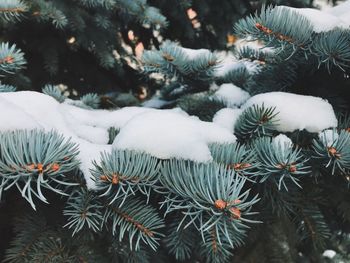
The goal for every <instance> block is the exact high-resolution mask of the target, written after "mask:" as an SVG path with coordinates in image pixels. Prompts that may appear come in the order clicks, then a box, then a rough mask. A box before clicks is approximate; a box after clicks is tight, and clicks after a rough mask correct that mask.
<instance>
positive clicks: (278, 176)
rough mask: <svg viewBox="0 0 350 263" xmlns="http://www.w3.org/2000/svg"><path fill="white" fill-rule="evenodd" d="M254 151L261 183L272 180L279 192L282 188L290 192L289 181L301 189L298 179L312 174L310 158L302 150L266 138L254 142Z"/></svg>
mask: <svg viewBox="0 0 350 263" xmlns="http://www.w3.org/2000/svg"><path fill="white" fill-rule="evenodd" d="M254 149H255V151H256V153H257V156H258V160H259V164H258V167H259V178H260V182H261V183H262V182H265V181H267V180H269V181H270V180H271V181H273V182H274V183H275V184H276V185H277V186H278V189H279V190H280V189H281V188H282V187H283V188H284V189H285V190H288V187H287V183H286V180H287V179H288V180H291V181H292V182H293V183H294V184H296V185H297V186H299V187H301V185H300V184H299V183H298V181H299V178H298V177H300V176H305V175H307V174H310V173H311V167H310V166H308V164H307V162H308V160H309V158H307V157H306V156H304V155H303V154H302V152H301V149H293V148H292V147H289V146H287V145H283V144H282V143H276V142H271V139H270V138H266V137H264V138H260V139H257V140H256V141H255V142H254Z"/></svg>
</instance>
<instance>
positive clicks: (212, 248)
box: [199, 226, 237, 263]
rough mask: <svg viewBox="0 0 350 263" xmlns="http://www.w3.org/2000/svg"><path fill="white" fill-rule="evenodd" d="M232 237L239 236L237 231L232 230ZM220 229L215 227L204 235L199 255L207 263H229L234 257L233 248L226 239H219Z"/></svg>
mask: <svg viewBox="0 0 350 263" xmlns="http://www.w3.org/2000/svg"><path fill="white" fill-rule="evenodd" d="M230 231H231V232H230V235H232V236H233V237H234V236H237V233H236V232H235V231H232V229H231V230H230ZM219 235H220V233H219V231H218V227H216V226H213V227H212V228H211V229H210V230H209V231H208V232H207V233H205V235H204V241H202V242H201V243H200V246H199V254H200V255H201V257H203V259H204V260H205V262H207V263H220V262H229V259H230V258H231V256H232V246H231V244H230V242H229V241H228V240H226V239H219Z"/></svg>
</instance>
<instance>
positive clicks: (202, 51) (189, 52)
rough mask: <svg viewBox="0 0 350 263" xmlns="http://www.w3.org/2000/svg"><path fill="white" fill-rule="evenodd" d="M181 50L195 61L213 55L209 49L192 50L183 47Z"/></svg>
mask: <svg viewBox="0 0 350 263" xmlns="http://www.w3.org/2000/svg"><path fill="white" fill-rule="evenodd" d="M181 50H182V51H183V52H185V54H186V55H187V57H188V58H189V59H195V58H197V57H199V56H209V55H210V54H211V52H210V50H208V49H204V48H202V49H191V48H184V47H181Z"/></svg>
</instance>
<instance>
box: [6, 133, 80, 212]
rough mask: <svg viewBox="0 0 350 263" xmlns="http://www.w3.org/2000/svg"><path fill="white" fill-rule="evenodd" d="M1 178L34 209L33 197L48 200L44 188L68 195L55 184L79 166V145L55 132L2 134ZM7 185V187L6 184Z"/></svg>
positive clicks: (64, 183) (61, 181)
mask: <svg viewBox="0 0 350 263" xmlns="http://www.w3.org/2000/svg"><path fill="white" fill-rule="evenodd" d="M0 142H1V150H0V177H2V178H4V184H3V185H5V188H4V190H8V189H10V188H11V187H13V186H16V187H17V189H18V190H19V191H20V193H21V194H22V197H24V198H25V199H26V200H27V201H28V202H29V203H30V205H31V206H32V207H33V209H35V205H34V202H33V197H34V196H35V197H37V198H38V199H40V200H41V201H43V202H46V203H47V200H46V198H45V197H44V195H43V193H42V188H46V189H48V190H51V191H54V192H56V193H58V194H63V195H64V194H65V193H63V192H62V191H60V190H58V189H57V188H56V184H59V185H60V184H63V185H74V184H73V183H69V182H66V180H67V179H66V178H65V175H64V174H65V173H68V172H70V171H72V170H74V169H76V168H77V166H78V164H79V162H78V161H77V160H76V156H77V154H78V151H77V146H76V145H74V144H73V143H71V142H70V140H66V139H65V138H64V137H63V136H62V135H58V134H57V133H56V132H49V133H44V132H43V131H38V130H32V131H22V130H18V131H14V132H4V133H1V134H0ZM3 187H4V186H3Z"/></svg>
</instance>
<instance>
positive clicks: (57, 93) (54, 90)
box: [42, 84, 66, 103]
mask: <svg viewBox="0 0 350 263" xmlns="http://www.w3.org/2000/svg"><path fill="white" fill-rule="evenodd" d="M42 92H43V93H44V94H46V95H49V96H51V97H53V98H54V99H55V100H57V101H58V102H59V103H62V102H64V101H65V100H66V97H65V96H64V95H63V94H62V91H61V89H60V88H59V87H58V86H56V85H51V84H47V85H45V86H44V87H43V89H42Z"/></svg>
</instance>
